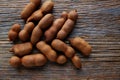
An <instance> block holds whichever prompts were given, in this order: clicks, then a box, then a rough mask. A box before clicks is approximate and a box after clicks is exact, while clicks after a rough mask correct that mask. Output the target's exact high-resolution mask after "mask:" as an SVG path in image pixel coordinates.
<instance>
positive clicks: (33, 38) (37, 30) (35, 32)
mask: <svg viewBox="0 0 120 80" xmlns="http://www.w3.org/2000/svg"><path fill="white" fill-rule="evenodd" d="M42 35H43V31H42V30H41V29H40V28H39V27H38V26H36V27H35V28H34V29H33V31H32V35H31V38H30V41H31V43H32V44H33V45H35V44H36V43H37V42H38V41H39V40H40V38H41V37H42Z"/></svg>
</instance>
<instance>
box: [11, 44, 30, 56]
mask: <svg viewBox="0 0 120 80" xmlns="http://www.w3.org/2000/svg"><path fill="white" fill-rule="evenodd" d="M10 51H11V52H14V54H15V55H18V56H24V55H27V54H29V53H30V52H31V51H32V44H31V43H30V42H26V43H21V44H16V45H14V46H13V47H12V48H11V50H10Z"/></svg>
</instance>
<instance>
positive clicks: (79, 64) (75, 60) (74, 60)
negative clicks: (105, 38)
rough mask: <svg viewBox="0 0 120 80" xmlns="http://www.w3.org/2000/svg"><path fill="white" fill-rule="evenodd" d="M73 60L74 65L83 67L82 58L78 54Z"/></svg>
mask: <svg viewBox="0 0 120 80" xmlns="http://www.w3.org/2000/svg"><path fill="white" fill-rule="evenodd" d="M71 60H72V63H73V65H74V66H75V67H76V68H78V69H80V68H81V67H82V64H81V60H80V58H79V57H78V56H76V55H75V56H73V57H72V59H71Z"/></svg>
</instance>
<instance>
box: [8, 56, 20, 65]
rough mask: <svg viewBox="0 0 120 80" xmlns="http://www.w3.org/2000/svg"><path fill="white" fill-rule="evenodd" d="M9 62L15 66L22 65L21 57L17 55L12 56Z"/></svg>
mask: <svg viewBox="0 0 120 80" xmlns="http://www.w3.org/2000/svg"><path fill="white" fill-rule="evenodd" d="M9 63H10V65H11V66H13V67H20V66H21V59H20V58H19V57H17V56H12V57H11V58H10V60H9Z"/></svg>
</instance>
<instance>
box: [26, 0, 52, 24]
mask: <svg viewBox="0 0 120 80" xmlns="http://www.w3.org/2000/svg"><path fill="white" fill-rule="evenodd" d="M53 7H54V2H53V1H52V0H47V1H45V2H44V3H43V5H42V6H41V8H40V9H39V10H37V11H35V12H34V13H33V14H32V15H31V16H30V17H29V18H28V19H27V22H30V21H39V20H40V19H41V18H42V17H43V16H44V15H45V14H47V13H49V12H51V11H52V9H53Z"/></svg>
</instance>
